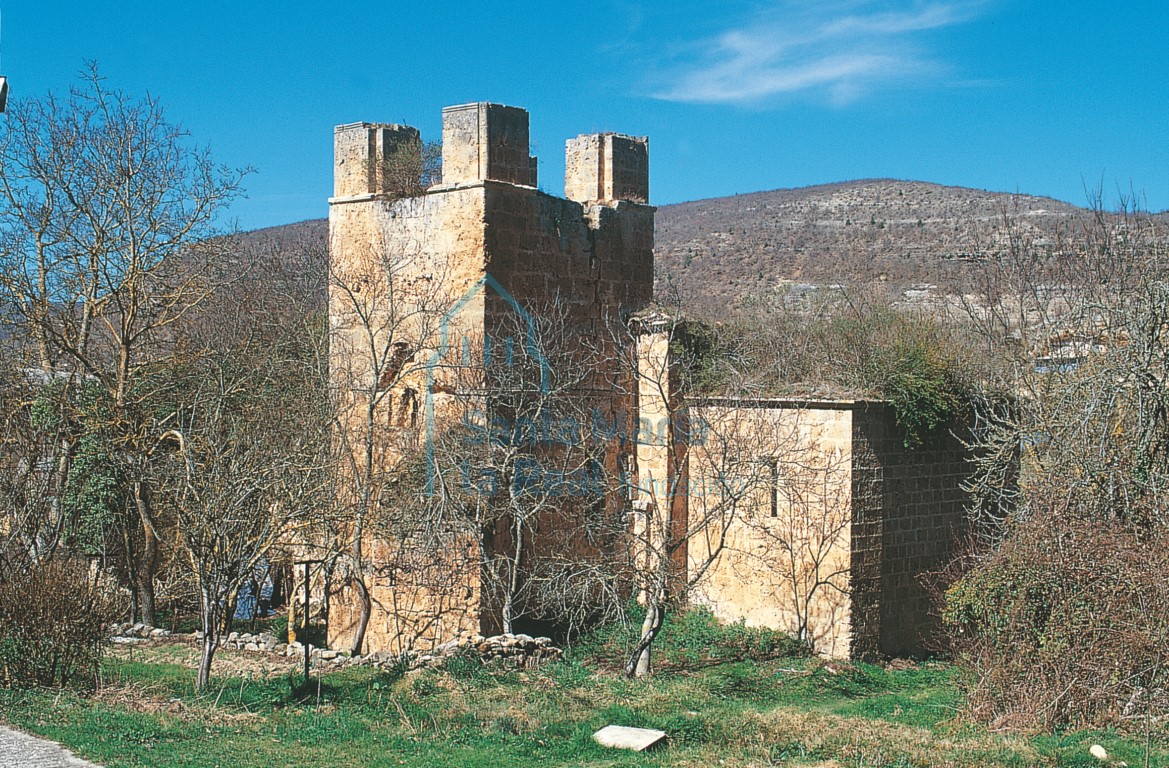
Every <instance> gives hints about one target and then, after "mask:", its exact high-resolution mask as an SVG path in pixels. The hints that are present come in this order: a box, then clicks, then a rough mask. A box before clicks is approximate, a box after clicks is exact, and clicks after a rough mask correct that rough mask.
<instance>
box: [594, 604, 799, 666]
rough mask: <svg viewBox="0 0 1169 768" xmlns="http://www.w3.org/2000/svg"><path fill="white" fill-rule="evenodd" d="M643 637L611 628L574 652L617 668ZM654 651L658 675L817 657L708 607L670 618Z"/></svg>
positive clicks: (635, 630)
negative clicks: (720, 616)
mask: <svg viewBox="0 0 1169 768" xmlns="http://www.w3.org/2000/svg"><path fill="white" fill-rule="evenodd" d="M643 610H644V609H642V608H640V607H636V606H631V607H630V609H629V612H630V613H631V614H633V615H637V613H638V612H640V611H643ZM639 633H640V624H639V623H637V622H625V623H622V622H614V623H612V624H608V625H606V626H603V627H601V628H599V629H597V630H595V631H594V632H592V633H591V634H589V635H586V636H585V637H583V638H582V639H581V641H580V643H578V644H577V645H576V646H575V647H574V648H573V649H572V652H571V656H572V657H574V658H578V659H583V660H587V661H590V662H592V663H596V664H598V665H599V666H602V667H610V666H612V667H616V666H618V665H620V664H621V663H623V662H624V660H625V659H626V658H628V654H629V650H630V649H631V648H633V646H634V644H635V643H636V642H637V637H638V634H639ZM653 648H654V650H653V653H654V666H655V668H657V669H701V668H703V667H707V666H710V665H712V664H722V663H732V662H739V661H765V660H768V659H777V658H784V657H790V656H808V655H810V653H811V651H810V649H809V648H808V646H807V644H806V643H802V642H800V641H799V640H796V639H795V638H793V637H792V636H791V635H789V634H787V633H785V632H780V631H778V630H774V629H766V628H763V627H748V626H746V625H744V624H743V623H741V622H734V623H729V624H726V623H723V622H720V621H719V620H718V618H717V617H715V615H714V614H713V613H711V611H710V609H709V608H707V607H705V606H695V607H692V608H689V609H683V610H673V611H669V612H667V613H666V620H665V623H664V624H663V625H662V630H661V635H660V637H659V638H658V640H657V641H656V642H655V643H654V646H653Z"/></svg>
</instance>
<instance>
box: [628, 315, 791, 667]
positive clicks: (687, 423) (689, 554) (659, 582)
mask: <svg viewBox="0 0 1169 768" xmlns="http://www.w3.org/2000/svg"><path fill="white" fill-rule="evenodd" d="M682 327H683V326H682V318H681V317H680V316H679V315H678V314H677V313H665V312H662V313H655V314H652V315H648V316H645V317H642V318H640V319H639V320H637V321H636V322H635V329H634V330H635V334H637V335H636V338H635V339H634V340H633V341H632V342H631V343H627V344H623V345H621V346H619V347H617V348H618V349H625V350H628V351H629V353H630V354H631V355H632V356H633V358H632V359H630V360H629V361H628V370H629V371H630V374H631V379H632V381H633V382H634V383H633V387H635V391H636V393H637V407H638V415H639V422H640V424H639V428H638V435H637V455H636V467H637V472H636V478H635V481H634V482H635V484H636V491H635V494H634V500H633V519H632V525H631V528H630V531H629V539H628V542H629V543H628V551H629V553H630V557H629V561H630V564H631V570H632V574H633V578H634V581H635V585H636V589H637V594H638V595H639V599H640V600H641V602H642V603H643V604H644V605H645V616H644V618H643V621H642V625H641V634H640V638H639V640H638V641H637V643H635V644H634V647H633V650H632V652H631V654H630V656H629V659H628V660H627V661H626V664H625V673H626V674H627V675H628V676H630V677H642V676H645V675H647V674H649V673H650V672H651V669H652V665H651V651H652V648H653V644H654V642H655V641H656V640H657V639H658V637H659V635H660V633H661V631H662V627H663V624H664V621H665V617H666V613H667V611H669V610H671V608H672V607H673V606H676V605H677V604H679V603H680V602H681V601H683V600H685V598H686V596H687V594H688V592H689V591H690V590H691V588H692V587H693V586H694V585H695V584H697V583H698V582H700V581H701V580H702V579H703V578H704V577H705V576H706V574H707V572H708V571H709V570H710V569H711V567H712V566H713V565H714V564H715V563H716V561H718V559H719V558H720V557H721V556H722V555H723V554H724V552H725V551H726V548H727V545H728V541H729V539H730V537H731V535H732V532H733V531H734V530H735V529H736V528H737V527H739V526H740V525H741V523H742V518H743V515H744V513H745V512H746V511H747V510H749V509H750V508H751V506H752V505H753V504H754V503H755V502H756V500H757V499H758V498H759V495H760V494H761V493H762V491H763V489H765V488H768V487H770V482H771V470H770V469H769V468H768V466H767V464H766V462H764V461H762V459H763V458H764V457H766V456H768V455H771V454H773V453H774V451H775V450H776V447H777V446H783V445H785V444H786V443H785V441H784V440H783V437H784V434H786V433H784V434H777V433H776V430H775V427H774V425H770V424H769V423H768V422H766V421H765V420H763V421H761V420H759V419H757V418H755V416H754V415H752V413H751V411H750V409H741V408H737V407H734V406H732V407H721V406H717V405H716V406H713V407H711V408H704V409H695V408H693V407H692V405H693V404H692V403H690V402H688V401H687V398H686V392H685V391H684V389H683V386H682V381H681V377H680V366H682V365H685V364H686V362H687V361H686V360H684V359H679V358H678V355H677V351H678V350H677V346H676V344H674V343H673V342H674V341H675V339H676V338H677V336H678V335H679V334H680V333H681V332H682ZM781 431H782V430H781Z"/></svg>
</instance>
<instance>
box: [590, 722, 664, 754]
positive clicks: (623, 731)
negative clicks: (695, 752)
mask: <svg viewBox="0 0 1169 768" xmlns="http://www.w3.org/2000/svg"><path fill="white" fill-rule="evenodd" d="M665 740H666V732H665V731H655V730H653V729H652V728H628V727H626V726H624V725H606V726H605V727H604V728H602V729H601V730H599V731H597V732H596V733H594V734H593V741H595V742H597V743H598V744H600V745H601V746H602V747H612V748H613V749H632V750H633V751H634V752H644V751H645V750H647V749H649V748H650V747H652V746H654V745H656V744H660V743H662V742H663V741H665Z"/></svg>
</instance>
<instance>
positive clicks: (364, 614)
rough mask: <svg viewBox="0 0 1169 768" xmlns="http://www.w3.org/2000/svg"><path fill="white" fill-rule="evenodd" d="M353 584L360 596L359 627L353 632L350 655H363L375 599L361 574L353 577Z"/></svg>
mask: <svg viewBox="0 0 1169 768" xmlns="http://www.w3.org/2000/svg"><path fill="white" fill-rule="evenodd" d="M353 584H354V586H355V587H357V596H358V598H359V601H360V603H359V606H358V614H357V627H356V628H355V629H354V632H353V643H352V644H351V645H350V646H349V655H350V656H359V655H361V647H362V646H363V645H365V631H366V630H367V629H368V628H369V617H370V614H371V613H372V612H373V600H372V599H371V597H370V594H369V587H368V586H366V584H365V579H364V578H363V577H361V576H358V577H355V578H354V579H353Z"/></svg>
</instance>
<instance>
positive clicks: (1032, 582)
mask: <svg viewBox="0 0 1169 768" xmlns="http://www.w3.org/2000/svg"><path fill="white" fill-rule="evenodd" d="M1166 544H1169V540H1167V539H1166V537H1165V536H1164V535H1163V534H1162V535H1156V536H1154V535H1150V534H1147V533H1146V534H1143V535H1142V534H1138V533H1137V532H1135V531H1133V530H1131V529H1128V528H1125V527H1123V526H1121V525H1119V524H1115V523H1103V522H1100V521H1089V520H1084V519H1076V518H1073V517H1068V516H1067V515H1066V513H1065V514H1062V515H1056V514H1048V515H1044V516H1042V517H1037V518H1033V519H1031V520H1028V521H1027V522H1024V523H1020V524H1019V525H1018V526H1017V527H1016V528H1015V530H1013V531H1012V532H1011V535H1010V536H1008V537H1007V539H1006V540H1005V541H1004V542H1003V544H1002V546H1001V547H1000V548H999V549H998V550H997V551H995V552H994V553H993V554H991V555H990V556H989V557H988V558H987V559H986V560H984V561H983V562H982V563H980V564H978V565H976V566H975V567H974V568H973V569H972V570H971V571H970V572H968V573H967V574H966V575H965V576H963V577H962V578H961V579H959V580H958V581H957V582H956V583H955V584H954V585H953V586H951V587H950V589H949V590H948V591H947V593H946V596H945V597H946V601H945V609H944V613H943V619H944V620H945V622H946V624H947V626H948V628H949V629H950V634H951V643H952V645H953V647H954V650H955V652H956V653H957V655H958V661H959V662H960V663H961V664H962V665H963V666H964V667H965V668H966V671H967V677H966V686H967V688H968V694H969V707H970V709H971V712H972V714H973V715H974V716H975V717H977V718H978V719H981V720H984V721H990V722H997V723H999V724H1002V725H1012V726H1019V727H1026V728H1036V727H1037V728H1050V727H1053V726H1060V725H1093V726H1104V725H1112V724H1115V723H1117V722H1119V721H1122V720H1123V719H1125V718H1140V717H1143V716H1153V717H1157V716H1161V715H1163V714H1164V712H1165V711H1166V710H1167V709H1169V705H1167V704H1166V702H1165V701H1164V694H1163V693H1162V691H1163V689H1165V688H1166V680H1165V678H1166V670H1165V669H1164V667H1165V663H1166V662H1167V661H1169V654H1167V651H1169V582H1167V581H1166V579H1165V573H1166V572H1167V571H1169V551H1167V549H1166Z"/></svg>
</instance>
